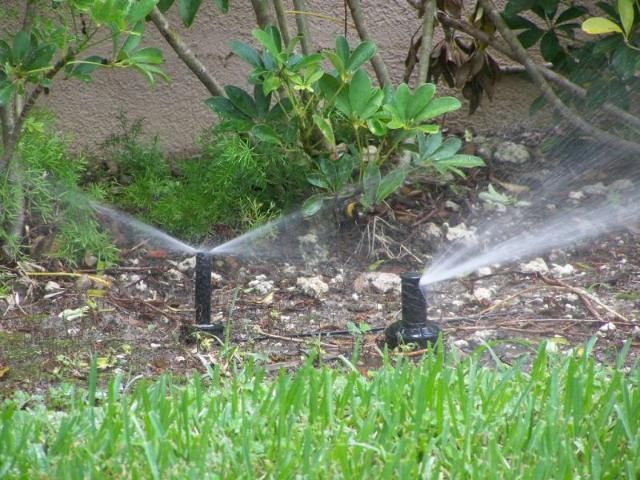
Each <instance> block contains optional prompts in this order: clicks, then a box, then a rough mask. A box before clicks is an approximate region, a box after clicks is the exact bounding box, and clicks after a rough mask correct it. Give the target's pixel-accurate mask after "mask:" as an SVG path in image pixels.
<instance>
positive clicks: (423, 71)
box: [418, 0, 437, 85]
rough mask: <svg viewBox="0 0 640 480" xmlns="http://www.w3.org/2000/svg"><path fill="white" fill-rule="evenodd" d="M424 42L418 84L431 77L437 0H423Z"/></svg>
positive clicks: (421, 48)
mask: <svg viewBox="0 0 640 480" xmlns="http://www.w3.org/2000/svg"><path fill="white" fill-rule="evenodd" d="M422 4H423V6H424V14H423V16H422V42H421V45H420V61H419V62H418V66H419V68H418V85H420V84H422V83H426V81H427V78H429V63H430V62H431V50H432V47H433V26H434V24H435V20H436V9H437V5H436V0H423V2H422Z"/></svg>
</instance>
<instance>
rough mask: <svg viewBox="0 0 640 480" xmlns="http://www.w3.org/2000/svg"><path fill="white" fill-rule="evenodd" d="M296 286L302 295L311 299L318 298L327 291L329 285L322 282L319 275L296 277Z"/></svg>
mask: <svg viewBox="0 0 640 480" xmlns="http://www.w3.org/2000/svg"><path fill="white" fill-rule="evenodd" d="M296 285H297V286H298V288H299V289H300V290H302V293H304V294H305V295H308V296H310V297H313V298H320V297H321V296H322V295H324V294H325V293H327V292H328V291H329V285H327V284H326V283H324V282H323V281H322V278H321V277H320V276H319V275H316V276H313V277H298V279H297V280H296Z"/></svg>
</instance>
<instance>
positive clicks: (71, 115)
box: [13, 0, 536, 154]
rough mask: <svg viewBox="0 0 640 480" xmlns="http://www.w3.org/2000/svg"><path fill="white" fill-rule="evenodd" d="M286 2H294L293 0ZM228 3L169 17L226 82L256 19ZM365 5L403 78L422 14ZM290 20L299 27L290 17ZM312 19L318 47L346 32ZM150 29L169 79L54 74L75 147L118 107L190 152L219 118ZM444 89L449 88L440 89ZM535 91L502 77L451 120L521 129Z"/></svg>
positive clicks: (109, 123)
mask: <svg viewBox="0 0 640 480" xmlns="http://www.w3.org/2000/svg"><path fill="white" fill-rule="evenodd" d="M13 3H16V4H17V3H18V2H17V0H15V1H13ZM20 3H22V2H20ZM284 3H285V5H286V6H287V7H288V8H293V7H292V5H291V1H285V2H284ZM230 4H231V6H230V11H229V13H228V14H227V15H222V14H220V13H218V12H217V11H216V9H215V7H214V5H213V2H211V1H205V2H203V5H202V8H201V11H200V12H199V13H198V16H197V17H196V22H195V23H194V25H193V27H192V28H191V29H190V30H185V29H182V28H181V26H180V25H179V21H178V19H177V18H176V14H175V7H173V9H172V11H171V12H170V14H169V19H170V21H171V22H172V24H173V25H174V26H175V27H177V30H178V31H179V33H180V34H181V35H182V36H183V38H184V39H185V40H186V41H187V43H188V44H189V46H190V47H191V49H192V50H193V51H194V52H195V53H196V54H197V56H198V57H199V58H200V60H201V61H202V62H203V63H204V64H205V65H206V66H207V67H208V69H209V70H210V72H212V73H213V74H214V75H215V76H216V78H217V79H218V81H219V82H220V83H221V84H227V83H234V84H243V83H244V78H245V76H246V73H247V67H246V66H245V64H243V63H242V62H241V61H240V60H239V59H238V58H236V57H229V56H228V54H229V47H228V43H229V41H230V40H232V39H240V40H245V41H249V40H250V39H251V34H250V31H251V28H253V26H254V25H255V17H254V15H253V11H252V9H251V3H250V1H249V0H231V1H230ZM362 6H363V8H364V9H365V11H366V16H367V21H368V27H369V31H370V33H371V35H372V36H373V37H374V40H375V42H376V43H377V45H378V48H379V51H380V53H381V55H382V57H383V59H384V60H385V62H386V63H387V66H388V67H389V70H390V72H391V74H392V76H393V79H394V80H395V81H397V82H398V81H400V80H401V78H402V75H403V72H404V58H405V55H406V52H407V49H408V46H409V42H410V39H411V36H412V35H413V34H414V32H415V31H416V30H417V29H418V28H419V26H420V20H418V19H417V18H416V15H415V12H414V11H413V10H412V9H411V8H410V7H409V6H408V4H407V3H406V2H405V1H404V0H362ZM307 8H308V10H309V11H311V12H317V13H321V14H323V15H327V16H330V17H333V18H335V19H336V20H338V21H339V20H340V19H342V18H343V13H344V7H343V2H342V0H307ZM290 25H291V31H294V29H295V22H294V19H293V18H291V21H290ZM310 25H311V31H312V37H313V41H314V44H315V45H316V46H317V47H319V48H329V47H332V46H333V43H334V40H333V39H334V38H335V35H337V34H340V33H342V32H343V26H342V25H341V24H340V22H337V23H333V22H330V21H327V20H324V19H320V18H317V17H315V18H314V17H311V18H310ZM351 30H352V29H351ZM147 33H148V36H147V41H146V42H147V44H149V45H154V46H159V47H161V48H162V49H163V50H164V52H165V58H166V65H165V66H164V69H165V71H166V72H167V73H168V74H169V76H170V77H171V79H172V81H171V84H169V85H167V84H163V83H160V84H158V85H156V86H155V87H154V88H150V87H149V85H148V84H147V83H146V80H144V78H142V77H141V76H140V75H137V74H135V73H133V72H130V71H123V70H117V71H116V70H103V71H99V72H97V73H96V74H95V75H94V77H95V81H94V82H93V83H91V84H85V83H82V82H79V81H77V80H64V79H62V78H58V79H56V81H55V83H54V87H53V88H52V89H51V93H50V94H49V95H48V96H47V97H46V98H44V99H43V101H42V102H41V105H42V106H45V107H47V108H49V109H51V110H53V111H54V112H55V114H56V116H57V118H58V121H59V126H60V127H61V128H62V129H63V130H64V131H66V132H70V133H71V134H72V135H73V138H74V143H75V145H77V146H82V145H91V144H95V143H96V142H99V141H100V140H102V139H104V138H105V137H106V136H107V135H108V134H109V133H111V132H112V131H113V130H114V126H115V125H116V123H117V122H116V115H117V113H118V112H119V111H125V112H127V113H128V115H129V116H130V117H131V118H138V117H143V118H144V119H145V125H146V131H147V132H148V133H151V134H157V135H158V136H159V139H160V142H161V144H162V145H163V146H164V147H165V149H166V150H167V151H169V152H172V153H175V154H180V153H187V152H190V151H193V150H194V149H195V148H196V136H197V134H198V132H199V131H201V130H202V129H203V128H205V127H207V126H208V125H210V124H211V122H212V121H213V120H214V118H215V117H214V115H213V113H212V112H210V111H209V110H208V109H207V108H206V107H205V106H204V104H203V101H204V100H205V99H207V98H208V97H209V96H210V95H209V94H208V92H207V90H206V89H205V88H204V87H203V86H202V85H201V84H200V83H199V82H198V81H197V80H196V79H195V78H194V77H193V75H191V73H190V72H189V71H188V70H187V68H186V67H185V66H184V65H183V64H182V63H181V62H180V60H179V59H178V58H177V57H176V55H175V54H174V52H173V50H171V48H170V47H169V46H168V45H167V44H166V43H164V41H163V40H162V38H161V37H160V36H159V34H158V33H157V31H156V30H155V27H154V26H153V25H152V24H151V23H149V24H148V25H147ZM349 36H350V39H351V40H352V43H354V42H355V36H354V32H353V31H350V34H349ZM440 91H441V92H444V89H443V88H442V87H441V88H440ZM456 95H458V96H460V95H459V94H456ZM535 96H536V94H535V91H534V89H533V87H532V86H531V85H530V84H529V83H527V82H525V81H523V80H519V79H518V78H515V77H514V76H513V75H505V76H504V78H503V80H502V82H501V83H500V85H499V87H498V88H497V92H496V96H495V99H494V102H493V103H492V104H491V103H489V102H488V101H487V100H486V99H485V100H484V101H483V105H482V106H481V107H480V109H479V110H478V111H477V112H476V113H475V114H474V115H473V116H472V117H468V116H467V114H466V109H464V110H463V111H461V112H460V113H459V114H458V115H456V116H455V117H452V119H451V120H450V123H449V124H450V125H452V126H459V127H467V126H471V127H473V128H474V129H475V130H477V131H487V130H492V131H505V130H514V129H518V128H520V127H521V126H523V125H526V124H530V123H531V121H532V120H531V119H530V118H528V116H527V110H528V106H529V104H530V102H531V100H532V99H533V98H534V97H535Z"/></svg>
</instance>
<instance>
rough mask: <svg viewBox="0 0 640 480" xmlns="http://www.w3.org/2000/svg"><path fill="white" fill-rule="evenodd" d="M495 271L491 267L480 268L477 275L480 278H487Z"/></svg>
mask: <svg viewBox="0 0 640 480" xmlns="http://www.w3.org/2000/svg"><path fill="white" fill-rule="evenodd" d="M492 273H493V271H492V270H491V269H490V268H489V267H480V268H479V269H478V270H476V275H478V276H479V277H486V276H487V275H491V274H492Z"/></svg>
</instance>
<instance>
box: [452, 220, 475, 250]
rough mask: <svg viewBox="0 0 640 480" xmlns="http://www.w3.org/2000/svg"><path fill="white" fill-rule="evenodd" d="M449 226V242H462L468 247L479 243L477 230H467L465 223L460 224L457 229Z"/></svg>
mask: <svg viewBox="0 0 640 480" xmlns="http://www.w3.org/2000/svg"><path fill="white" fill-rule="evenodd" d="M445 225H446V226H447V240H449V241H450V242H462V243H465V244H467V245H474V244H476V243H477V242H478V237H477V236H476V233H475V228H473V227H471V228H467V226H466V225H465V224H464V223H459V224H458V225H456V226H455V227H450V226H449V225H448V224H446V223H445Z"/></svg>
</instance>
